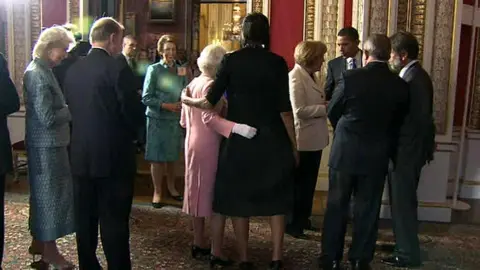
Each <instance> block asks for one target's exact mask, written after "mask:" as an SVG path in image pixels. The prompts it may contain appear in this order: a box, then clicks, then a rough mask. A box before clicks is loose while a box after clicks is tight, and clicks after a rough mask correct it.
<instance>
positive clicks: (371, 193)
mask: <svg viewBox="0 0 480 270" xmlns="http://www.w3.org/2000/svg"><path fill="white" fill-rule="evenodd" d="M363 53H364V61H365V63H366V66H365V67H363V68H358V69H353V70H347V71H345V72H344V75H343V78H342V80H341V81H340V83H339V85H338V86H337V88H336V89H335V91H334V93H333V97H332V100H331V101H330V103H329V104H328V109H327V110H328V117H329V119H330V122H331V123H332V125H333V127H334V129H335V133H334V138H333V143H332V148H331V152H330V160H329V167H330V170H329V190H328V199H327V209H326V213H325V218H324V223H323V225H324V227H323V233H322V256H321V259H320V263H321V266H322V268H323V269H339V268H340V262H341V260H342V256H343V245H344V238H345V231H346V225H347V217H348V210H349V203H350V196H351V195H352V194H355V204H354V216H353V240H352V246H351V248H350V250H349V256H348V257H349V258H348V259H349V261H350V262H351V269H370V265H369V264H370V262H371V261H372V259H373V255H374V251H375V241H376V239H377V230H378V216H379V212H380V204H381V200H382V193H383V187H384V183H385V176H386V174H387V171H388V163H389V158H390V156H391V154H392V153H391V152H392V151H391V149H392V148H391V145H392V142H393V141H394V139H395V137H396V134H397V132H398V127H399V126H400V124H401V121H402V120H403V117H404V115H405V110H406V105H407V99H408V86H407V84H406V83H405V82H404V81H403V80H402V79H401V78H399V77H398V76H397V75H395V74H394V73H392V72H391V71H390V69H389V67H388V64H387V61H388V59H389V57H390V40H389V39H388V37H387V36H385V35H372V36H371V37H369V38H368V39H367V40H366V41H365V45H364V52H363ZM347 101H348V102H347Z"/></svg>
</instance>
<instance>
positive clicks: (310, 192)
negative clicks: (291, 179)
mask: <svg viewBox="0 0 480 270" xmlns="http://www.w3.org/2000/svg"><path fill="white" fill-rule="evenodd" d="M298 154H299V158H300V162H299V164H298V168H297V169H296V170H295V187H294V190H295V191H294V192H295V194H294V203H293V209H292V213H291V215H290V217H289V224H288V226H289V227H290V229H291V230H293V231H296V232H303V230H304V229H306V228H308V227H310V220H309V218H310V216H311V215H312V205H313V196H314V193H315V186H316V185H317V177H318V169H319V168H320V161H321V158H322V151H321V150H320V151H299V152H298Z"/></svg>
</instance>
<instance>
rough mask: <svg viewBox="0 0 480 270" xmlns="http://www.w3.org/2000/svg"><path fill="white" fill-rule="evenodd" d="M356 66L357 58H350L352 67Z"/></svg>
mask: <svg viewBox="0 0 480 270" xmlns="http://www.w3.org/2000/svg"><path fill="white" fill-rule="evenodd" d="M355 68H357V59H355V58H352V69H355Z"/></svg>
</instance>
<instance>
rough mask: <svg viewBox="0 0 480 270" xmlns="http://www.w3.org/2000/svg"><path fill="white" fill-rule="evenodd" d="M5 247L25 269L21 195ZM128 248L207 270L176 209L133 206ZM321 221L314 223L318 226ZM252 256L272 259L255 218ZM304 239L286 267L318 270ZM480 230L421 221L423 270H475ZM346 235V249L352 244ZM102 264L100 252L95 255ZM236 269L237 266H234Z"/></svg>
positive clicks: (11, 263) (294, 245)
mask: <svg viewBox="0 0 480 270" xmlns="http://www.w3.org/2000/svg"><path fill="white" fill-rule="evenodd" d="M5 212H6V232H5V234H6V240H5V241H6V243H5V255H4V263H3V267H4V269H15V270H16V269H29V265H30V257H29V255H28V254H27V249H28V246H29V244H30V236H29V232H28V227H27V219H28V204H27V199H26V196H24V195H21V196H20V195H12V194H8V195H7V202H6V211H5ZM131 220H132V222H131V223H132V224H131V232H132V233H131V250H132V261H133V269H162V270H163V269H165V270H174V269H208V265H207V262H205V261H197V260H193V259H191V258H190V256H189V246H190V242H191V239H192V232H191V230H190V222H189V218H188V217H187V216H185V215H183V214H182V213H181V212H180V210H179V209H177V208H172V207H165V208H162V209H159V210H156V209H151V208H150V207H148V206H144V205H136V206H135V207H134V209H133V211H132V219H131ZM320 221H321V217H318V218H316V219H315V220H314V222H315V223H316V224H317V225H319V226H320V223H319V222H320ZM250 232H251V234H250V254H251V257H252V261H254V262H255V265H256V266H257V268H258V269H267V266H268V262H269V258H270V242H269V237H268V232H269V229H268V223H267V220H266V219H263V218H258V219H253V220H252V224H251V226H250ZM308 236H309V239H308V240H297V239H293V238H291V237H286V239H285V264H286V269H295V270H296V269H317V268H316V267H315V263H314V261H315V258H316V257H317V256H318V254H319V247H320V239H321V235H320V234H319V233H309V235H308ZM479 236H480V227H479V226H469V225H447V224H431V223H424V224H422V225H421V236H420V238H421V242H422V248H423V249H424V253H425V258H424V260H425V262H424V266H423V267H422V269H431V270H436V269H467V270H469V269H472V270H473V269H479V265H480V264H479V263H480V240H479ZM350 240H351V239H350V238H348V237H347V245H348V244H349V242H350ZM392 240H393V238H392V234H391V230H390V228H389V226H388V224H386V225H385V224H383V225H382V229H381V230H380V234H379V243H378V244H379V245H382V244H391V243H392ZM58 243H59V246H60V248H61V251H62V252H63V253H64V254H65V255H66V256H67V257H68V258H69V259H70V260H72V261H74V262H75V261H76V249H75V240H74V237H73V236H68V237H66V238H64V239H61V240H59V241H58ZM225 250H226V254H227V255H228V256H230V257H232V258H235V257H236V256H235V252H234V236H233V231H232V227H231V224H230V223H228V226H227V234H226V247H225ZM98 254H99V258H100V259H101V261H102V263H103V265H105V260H104V257H103V253H102V251H101V248H100V249H99V251H98ZM385 255H387V254H386V253H383V252H381V251H379V252H378V254H377V256H376V259H375V262H374V263H373V269H391V268H388V267H385V266H382V265H381V264H380V263H379V260H380V258H381V257H383V256H385ZM232 269H235V268H232Z"/></svg>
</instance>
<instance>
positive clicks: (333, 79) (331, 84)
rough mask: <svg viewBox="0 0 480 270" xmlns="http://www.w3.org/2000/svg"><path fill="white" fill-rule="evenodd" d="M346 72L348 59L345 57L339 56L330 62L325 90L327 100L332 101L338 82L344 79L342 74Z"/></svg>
mask: <svg viewBox="0 0 480 270" xmlns="http://www.w3.org/2000/svg"><path fill="white" fill-rule="evenodd" d="M362 61H363V60H362ZM345 70H347V59H346V58H345V57H343V56H339V57H337V58H334V59H332V60H330V61H328V64H327V78H326V80H325V89H324V91H325V96H326V100H330V99H332V95H333V90H335V88H336V86H337V85H338V82H339V81H340V80H341V79H342V73H343V72H344V71H345Z"/></svg>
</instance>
